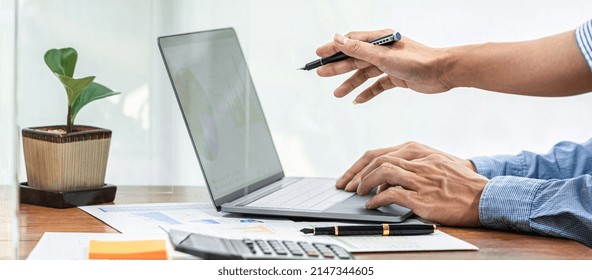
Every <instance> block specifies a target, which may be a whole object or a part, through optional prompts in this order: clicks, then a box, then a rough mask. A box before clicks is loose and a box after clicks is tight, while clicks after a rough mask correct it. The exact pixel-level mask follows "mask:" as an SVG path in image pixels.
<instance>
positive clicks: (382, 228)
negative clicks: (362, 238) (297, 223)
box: [300, 224, 436, 236]
mask: <svg viewBox="0 0 592 280" xmlns="http://www.w3.org/2000/svg"><path fill="white" fill-rule="evenodd" d="M300 231H301V232H302V233H305V234H311V233H312V234H313V235H334V236H348V235H383V236H391V235H421V234H430V233H434V231H436V225H427V224H381V225H355V226H333V227H315V228H303V229H301V230H300Z"/></svg>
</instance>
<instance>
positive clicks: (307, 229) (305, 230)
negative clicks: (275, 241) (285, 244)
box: [300, 228, 312, 234]
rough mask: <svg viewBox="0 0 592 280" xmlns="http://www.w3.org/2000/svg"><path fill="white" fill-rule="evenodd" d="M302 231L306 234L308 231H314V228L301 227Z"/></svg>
mask: <svg viewBox="0 0 592 280" xmlns="http://www.w3.org/2000/svg"><path fill="white" fill-rule="evenodd" d="M300 231H301V232H302V233H305V234H306V233H312V229H310V228H303V229H301V230H300Z"/></svg>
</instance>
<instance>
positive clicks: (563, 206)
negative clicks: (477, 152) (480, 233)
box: [471, 139, 592, 247]
mask: <svg viewBox="0 0 592 280" xmlns="http://www.w3.org/2000/svg"><path fill="white" fill-rule="evenodd" d="M471 161H472V162H473V164H475V167H476V168H477V172H479V174H481V175H483V176H485V177H487V178H490V179H491V180H490V181H489V183H488V184H487V185H486V186H485V189H484V190H483V194H482V195H481V200H480V203H479V219H480V221H481V225H483V226H485V227H488V228H493V229H500V230H509V231H518V232H532V233H539V234H542V235H549V236H556V237H563V238H568V239H573V240H576V241H578V242H581V243H583V244H585V245H586V246H588V247H592V139H591V140H589V141H588V142H586V143H583V144H576V143H572V142H561V143H558V144H557V145H555V146H554V147H553V149H551V151H550V152H549V153H548V154H546V155H539V154H535V153H531V152H522V153H520V154H518V155H516V156H493V157H477V158H472V159H471Z"/></svg>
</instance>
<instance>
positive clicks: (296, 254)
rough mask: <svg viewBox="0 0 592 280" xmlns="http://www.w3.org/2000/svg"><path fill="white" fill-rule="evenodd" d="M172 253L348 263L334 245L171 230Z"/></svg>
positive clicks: (210, 257)
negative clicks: (343, 261)
mask: <svg viewBox="0 0 592 280" xmlns="http://www.w3.org/2000/svg"><path fill="white" fill-rule="evenodd" d="M169 239H170V240H171V243H172V244H173V247H174V248H175V250H177V251H179V252H183V253H187V254H191V255H194V256H197V257H200V258H202V259H208V260H273V259H282V260H351V259H353V256H352V255H351V254H350V253H349V252H348V251H347V250H345V249H344V248H343V247H341V246H338V245H334V244H324V243H311V242H307V241H292V240H270V239H242V240H240V239H227V238H220V237H215V236H209V235H203V234H197V233H190V232H185V231H181V230H175V229H171V230H170V231H169Z"/></svg>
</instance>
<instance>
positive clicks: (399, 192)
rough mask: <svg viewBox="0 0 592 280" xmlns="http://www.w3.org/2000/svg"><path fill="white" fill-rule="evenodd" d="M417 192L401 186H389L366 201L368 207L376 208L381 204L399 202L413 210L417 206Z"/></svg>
mask: <svg viewBox="0 0 592 280" xmlns="http://www.w3.org/2000/svg"><path fill="white" fill-rule="evenodd" d="M415 194H416V193H415V192H413V191H408V190H405V189H400V188H388V189H386V190H384V191H382V192H380V193H378V194H376V195H375V196H373V197H372V198H370V199H369V200H368V201H367V202H366V209H376V208H378V207H381V206H387V205H391V204H398V205H401V206H403V207H407V208H409V209H411V210H413V209H415V208H417V207H416V205H417V204H418V203H417V200H416V198H415Z"/></svg>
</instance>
